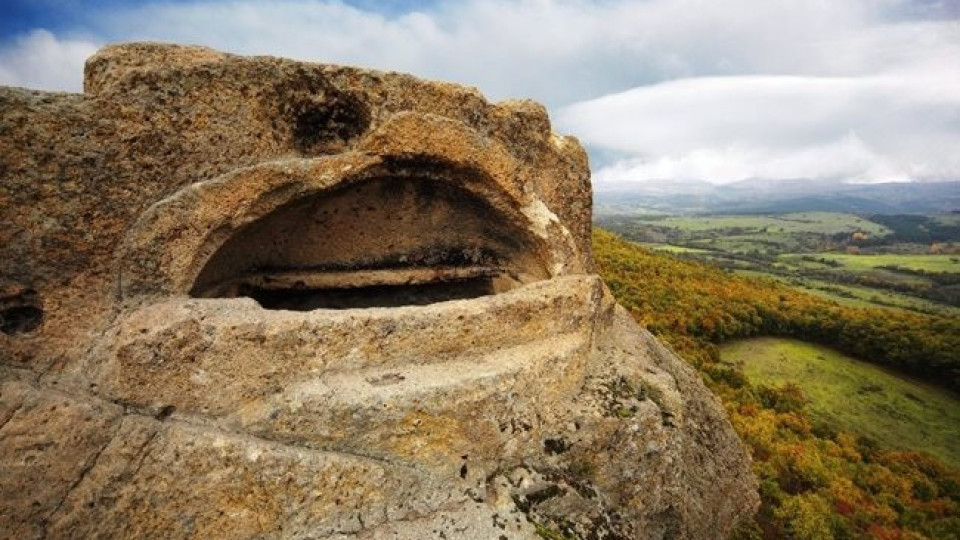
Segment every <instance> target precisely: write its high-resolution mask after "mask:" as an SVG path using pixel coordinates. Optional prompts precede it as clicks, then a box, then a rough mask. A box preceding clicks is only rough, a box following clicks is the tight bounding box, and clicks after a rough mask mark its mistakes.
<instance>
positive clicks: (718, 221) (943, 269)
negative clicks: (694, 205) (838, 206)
mask: <svg viewBox="0 0 960 540" xmlns="http://www.w3.org/2000/svg"><path fill="white" fill-rule="evenodd" d="M598 212H599V213H598V215H597V217H596V222H597V224H598V225H600V226H601V227H604V228H606V229H608V230H611V231H614V232H616V233H617V234H619V235H621V236H623V237H624V238H627V239H629V240H632V241H635V242H638V243H640V244H641V245H643V246H645V247H648V248H650V249H655V250H662V251H666V252H670V253H673V254H676V255H678V256H681V257H685V258H690V259H695V260H699V261H702V262H707V263H710V264H713V265H716V266H719V267H722V268H726V269H729V270H731V271H733V272H735V273H739V274H742V275H749V276H753V277H767V278H771V279H774V280H777V281H779V282H781V283H784V284H787V285H790V286H792V287H796V288H799V289H803V290H806V291H808V292H811V293H813V294H816V295H819V296H822V297H826V298H830V299H832V300H835V301H837V302H839V303H842V304H846V305H851V306H861V307H862V306H880V307H892V308H898V309H909V310H913V311H918V312H923V313H937V314H943V315H953V316H960V215H958V214H945V213H934V214H926V215H921V214H896V215H885V214H874V215H869V216H861V215H856V214H851V213H844V212H798V213H788V214H757V215H716V214H711V215H703V216H664V215H659V216H651V215H626V214H623V213H602V208H601V210H600V211H598Z"/></svg>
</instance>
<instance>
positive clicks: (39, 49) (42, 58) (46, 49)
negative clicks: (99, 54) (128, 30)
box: [0, 30, 99, 92]
mask: <svg viewBox="0 0 960 540" xmlns="http://www.w3.org/2000/svg"><path fill="white" fill-rule="evenodd" d="M98 46H99V45H98V44H97V43H95V42H93V41H86V40H80V39H66V40H63V39H58V38H57V37H56V36H54V35H53V34H51V33H50V32H47V31H46V30H35V31H33V32H30V33H29V34H26V35H24V36H21V37H19V38H18V39H16V40H15V41H14V42H13V43H12V44H11V45H10V46H8V47H4V48H0V85H4V86H24V87H27V88H42V89H48V90H66V91H74V92H77V91H80V89H81V87H82V86H83V85H82V82H83V62H84V60H86V59H87V57H88V56H90V55H91V54H93V53H94V52H96V50H97V48H98Z"/></svg>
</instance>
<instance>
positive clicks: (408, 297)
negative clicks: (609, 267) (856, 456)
mask: <svg viewBox="0 0 960 540" xmlns="http://www.w3.org/2000/svg"><path fill="white" fill-rule="evenodd" d="M84 84H85V93H84V94H82V95H73V94H54V93H45V92H34V91H28V90H23V89H13V88H3V89H0V177H2V183H0V220H2V222H0V250H2V258H0V329H2V333H0V382H2V389H0V531H2V533H0V535H2V536H5V537H9V538H18V539H27V538H39V537H48V538H115V537H125V538H150V537H163V538H186V537H190V538H214V537H223V538H249V537H257V538H280V537H282V538H410V539H420V538H434V537H439V538H481V539H487V538H497V539H503V538H507V539H512V538H531V537H535V536H536V535H537V533H539V534H541V535H546V536H549V535H550V534H561V533H562V534H565V535H566V537H580V538H676V537H686V538H715V537H721V536H723V535H724V534H725V533H726V532H727V531H729V530H730V528H731V527H732V526H733V524H734V523H735V522H736V521H737V520H738V519H739V518H742V517H744V516H746V515H747V514H749V513H750V512H751V511H752V510H753V508H754V507H755V505H756V494H755V487H756V486H755V480H754V479H753V477H752V475H751V473H750V467H749V459H748V457H747V455H746V453H745V452H744V449H743V447H742V446H741V444H740V443H739V441H738V439H737V437H736V435H735V434H734V432H733V431H732V429H731V427H730V425H729V423H728V421H727V420H726V418H725V417H724V414H723V411H722V409H721V406H720V404H719V403H718V401H717V399H716V398H715V397H714V396H713V395H711V394H710V393H709V392H708V391H707V390H706V389H705V388H704V386H703V385H702V384H701V382H700V381H699V379H698V377H697V376H696V374H695V373H693V372H692V371H691V370H690V368H688V367H687V366H685V365H684V364H683V363H682V362H681V361H680V360H678V359H677V358H676V357H675V356H674V355H673V354H671V353H670V352H669V351H667V350H665V349H664V348H663V347H662V346H661V345H660V344H658V343H657V341H656V340H655V339H654V338H653V337H651V336H650V335H649V334H647V333H646V332H645V331H643V330H641V329H640V328H638V327H636V325H635V324H634V323H633V321H632V320H631V318H630V317H629V315H628V314H627V313H625V312H624V310H623V309H622V308H619V307H618V306H616V304H615V302H614V301H613V300H612V298H611V296H610V294H609V292H608V291H607V290H606V289H605V287H604V286H603V284H602V283H601V281H600V279H599V278H598V277H597V276H596V275H595V274H594V273H593V262H592V259H591V254H590V245H589V230H590V184H589V172H588V168H587V160H586V156H585V154H584V152H583V150H582V149H581V147H580V146H579V144H578V143H577V141H576V140H575V139H573V138H571V137H561V136H558V135H554V134H552V133H551V131H550V123H549V120H548V118H547V115H546V113H545V111H544V109H543V107H541V106H539V105H537V104H535V103H532V102H529V101H509V102H503V103H497V104H490V103H488V102H487V101H485V100H484V98H483V97H482V96H481V95H480V94H479V93H478V92H476V91H475V90H473V89H469V88H463V87H460V86H455V85H451V84H444V83H436V82H425V81H420V80H417V79H414V78H412V77H409V76H406V75H400V74H395V73H382V72H376V71H366V70H359V69H354V68H347V67H339V66H329V65H317V64H307V63H300V62H292V61H288V60H282V59H277V58H243V57H238V56H232V55H227V54H221V53H219V52H215V51H212V50H209V49H202V48H188V47H176V46H166V45H156V44H132V45H123V46H115V47H108V48H106V49H104V50H102V51H100V52H99V53H98V54H97V55H96V56H94V57H93V58H91V59H90V60H89V61H88V62H87V66H86V78H85V83H84Z"/></svg>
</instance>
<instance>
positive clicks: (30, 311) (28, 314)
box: [0, 289, 43, 335]
mask: <svg viewBox="0 0 960 540" xmlns="http://www.w3.org/2000/svg"><path fill="white" fill-rule="evenodd" d="M42 322H43V309H41V307H40V301H39V299H38V297H37V293H36V291H34V290H32V289H26V290H18V291H17V292H15V293H10V294H5V295H2V296H0V331H2V332H3V333H4V334H7V335H14V334H22V333H26V332H32V331H33V330H36V329H37V328H38V327H39V326H40V323H42Z"/></svg>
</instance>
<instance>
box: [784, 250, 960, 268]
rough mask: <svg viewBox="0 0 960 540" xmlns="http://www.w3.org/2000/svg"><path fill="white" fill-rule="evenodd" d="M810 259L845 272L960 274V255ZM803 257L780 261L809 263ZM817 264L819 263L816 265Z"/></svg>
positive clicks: (828, 255) (839, 255)
mask: <svg viewBox="0 0 960 540" xmlns="http://www.w3.org/2000/svg"><path fill="white" fill-rule="evenodd" d="M807 256H808V257H814V258H816V259H824V260H828V261H835V262H838V263H840V264H841V265H842V266H843V268H844V269H845V270H849V271H852V272H864V271H867V270H872V269H875V268H877V267H880V266H899V267H901V268H908V269H910V270H920V271H923V272H941V273H942V272H951V273H956V272H960V255H900V254H892V253H887V254H878V255H853V254H849V253H810V254H807ZM800 257H801V255H781V256H780V259H781V260H783V261H789V262H791V263H807V262H808V261H801V260H800ZM814 264H817V263H814Z"/></svg>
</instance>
